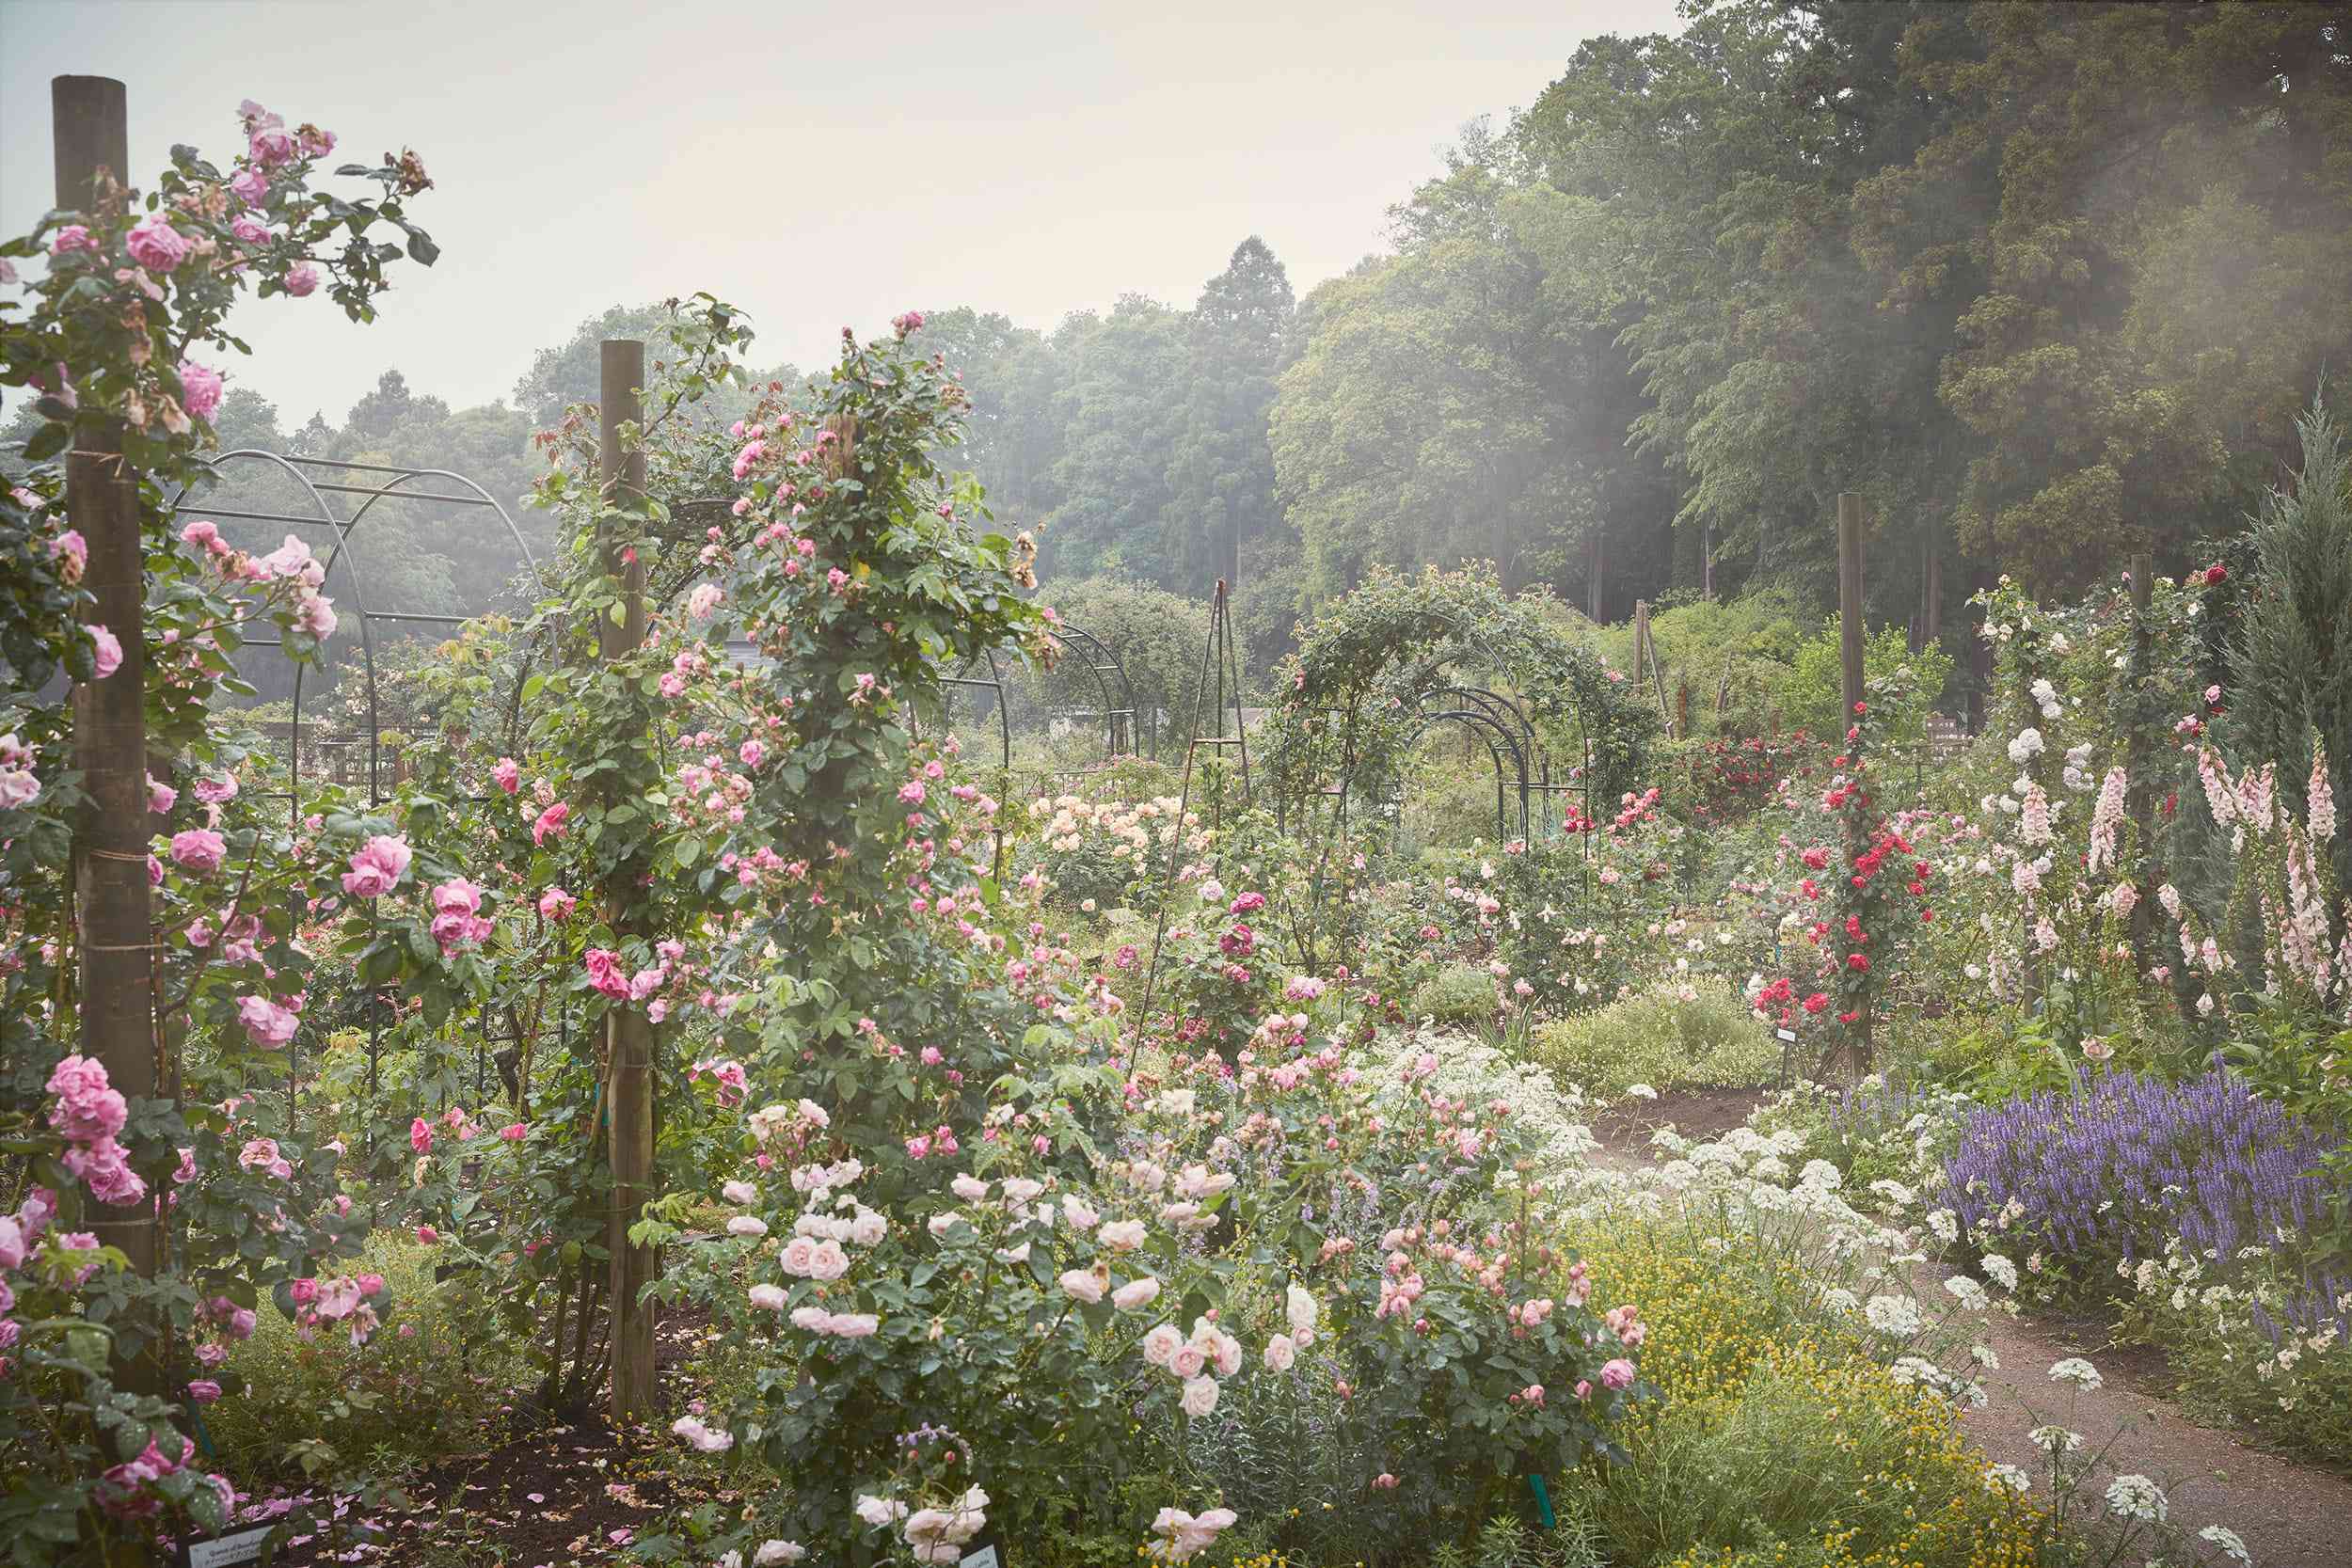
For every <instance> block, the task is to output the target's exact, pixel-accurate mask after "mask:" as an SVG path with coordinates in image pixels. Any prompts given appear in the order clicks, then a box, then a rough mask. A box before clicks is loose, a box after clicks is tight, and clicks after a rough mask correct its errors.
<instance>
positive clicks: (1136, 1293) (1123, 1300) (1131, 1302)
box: [1111, 1275, 1160, 1312]
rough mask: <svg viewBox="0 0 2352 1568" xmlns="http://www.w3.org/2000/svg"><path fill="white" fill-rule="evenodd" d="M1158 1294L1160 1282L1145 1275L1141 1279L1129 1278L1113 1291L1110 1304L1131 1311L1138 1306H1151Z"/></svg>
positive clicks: (1123, 1310) (1124, 1310)
mask: <svg viewBox="0 0 2352 1568" xmlns="http://www.w3.org/2000/svg"><path fill="white" fill-rule="evenodd" d="M1159 1294H1160V1282H1159V1281H1158V1280H1156V1279H1153V1278H1152V1276H1151V1275H1145V1276H1144V1277H1143V1278H1141V1279H1131V1280H1129V1281H1128V1282H1127V1283H1126V1284H1124V1285H1121V1286H1120V1288H1119V1289H1118V1290H1116V1291H1112V1292H1111V1305H1112V1306H1113V1307H1118V1308H1119V1309H1120V1311H1122V1312H1132V1311H1134V1310H1135V1309H1136V1307H1149V1306H1151V1305H1152V1302H1154V1301H1156V1300H1157V1299H1159Z"/></svg>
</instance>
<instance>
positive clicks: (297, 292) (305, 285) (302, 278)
mask: <svg viewBox="0 0 2352 1568" xmlns="http://www.w3.org/2000/svg"><path fill="white" fill-rule="evenodd" d="M318 286H319V269H318V268H316V267H314V266H312V265H311V264H310V262H308V261H301V262H297V263H296V264H295V265H294V266H291V267H289V268H287V269H286V292H287V293H290V294H292V295H294V298H296V299H306V298H308V297H309V296H310V294H312V293H316V292H317V290H318Z"/></svg>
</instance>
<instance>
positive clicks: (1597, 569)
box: [1585, 523, 1609, 626]
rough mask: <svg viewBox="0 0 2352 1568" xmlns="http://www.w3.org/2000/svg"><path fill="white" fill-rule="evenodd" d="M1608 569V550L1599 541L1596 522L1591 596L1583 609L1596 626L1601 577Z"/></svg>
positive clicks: (1598, 528)
mask: <svg viewBox="0 0 2352 1568" xmlns="http://www.w3.org/2000/svg"><path fill="white" fill-rule="evenodd" d="M1608 569H1609V555H1608V550H1607V548H1606V546H1604V545H1603V544H1602V541H1601V532H1600V525H1598V524H1597V523H1596V524H1595V525H1594V526H1593V580H1592V584H1591V596H1590V598H1589V600H1588V601H1587V606H1586V610H1585V613H1586V614H1588V615H1590V616H1591V617H1592V619H1593V623H1594V625H1596V626H1597V625H1599V624H1600V595H1601V589H1602V587H1603V580H1602V579H1603V578H1604V577H1605V575H1606V574H1607V572H1608Z"/></svg>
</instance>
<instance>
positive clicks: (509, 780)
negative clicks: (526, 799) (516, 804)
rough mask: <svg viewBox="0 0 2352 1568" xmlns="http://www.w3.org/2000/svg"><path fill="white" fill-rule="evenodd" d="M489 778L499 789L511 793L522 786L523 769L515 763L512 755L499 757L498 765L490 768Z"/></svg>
mask: <svg viewBox="0 0 2352 1568" xmlns="http://www.w3.org/2000/svg"><path fill="white" fill-rule="evenodd" d="M490 779H491V782H492V783H494V784H497V785H498V786H499V787H500V788H501V789H502V790H504V791H506V793H507V794H509V795H512V794H514V793H515V792H516V790H518V789H520V788H522V786H523V770H522V769H521V768H519V767H517V766H516V762H515V759H514V758H513V757H501V758H499V760H498V766H497V767H495V768H491V769H490Z"/></svg>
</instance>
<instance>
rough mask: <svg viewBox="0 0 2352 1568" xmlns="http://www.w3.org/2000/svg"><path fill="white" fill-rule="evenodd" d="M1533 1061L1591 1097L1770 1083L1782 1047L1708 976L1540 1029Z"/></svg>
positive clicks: (1726, 987) (1734, 993) (1726, 984)
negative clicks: (1637, 1089) (1639, 1087)
mask: <svg viewBox="0 0 2352 1568" xmlns="http://www.w3.org/2000/svg"><path fill="white" fill-rule="evenodd" d="M1533 1050H1534V1055H1535V1059H1536V1061H1537V1062H1539V1063H1541V1064H1542V1065H1543V1066H1544V1067H1545V1068H1546V1069H1549V1071H1550V1073H1551V1075H1552V1076H1553V1077H1555V1078H1557V1079H1559V1080H1560V1082H1562V1083H1564V1084H1575V1085H1580V1086H1581V1087H1582V1088H1583V1089H1584V1091H1585V1092H1586V1093H1588V1094H1595V1095H1601V1096H1604V1097H1605V1096H1611V1095H1619V1094H1623V1093H1624V1092H1625V1091H1626V1090H1627V1089H1628V1088H1629V1087H1631V1086H1632V1085H1636V1084H1647V1085H1650V1086H1651V1087H1652V1088H1658V1089H1663V1088H1671V1087H1675V1086H1677V1085H1717V1086H1744V1085H1752V1084H1760V1083H1763V1082H1764V1081H1765V1080H1767V1079H1769V1078H1771V1077H1772V1073H1773V1071H1774V1070H1775V1069H1777V1067H1778V1066H1779V1062H1780V1046H1779V1043H1778V1042H1777V1041H1775V1040H1774V1039H1773V1038H1772V1032H1771V1031H1770V1030H1768V1029H1766V1028H1765V1027H1764V1025H1763V1024H1761V1023H1758V1022H1756V1018H1755V1016H1754V1015H1753V1014H1752V1013H1751V1012H1750V1011H1749V1008H1748V1005H1747V1003H1746V1002H1745V1001H1744V1000H1742V999H1741V997H1740V993H1739V991H1738V990H1735V989H1734V988H1733V986H1732V984H1731V982H1730V981H1728V980H1725V979H1723V978H1722V977H1720V976H1716V975H1704V976H1700V977H1698V978H1695V979H1692V980H1691V981H1688V982H1686V983H1684V984H1681V985H1678V986H1677V985H1667V986H1661V987H1657V988H1655V989H1653V990H1648V991H1645V992H1644V993H1642V994H1640V995H1637V996H1629V997H1627V998H1625V999H1624V1000H1622V1001H1618V1002H1613V1003H1611V1004H1610V1005H1609V1006H1606V1007H1601V1008H1597V1009H1596V1010H1595V1011H1592V1012H1589V1013H1580V1014H1577V1015H1575V1016H1574V1017H1570V1018H1563V1019H1554V1020H1551V1021H1550V1022H1545V1023H1542V1024H1539V1025H1537V1026H1536V1029H1535V1032H1534V1042H1533Z"/></svg>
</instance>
